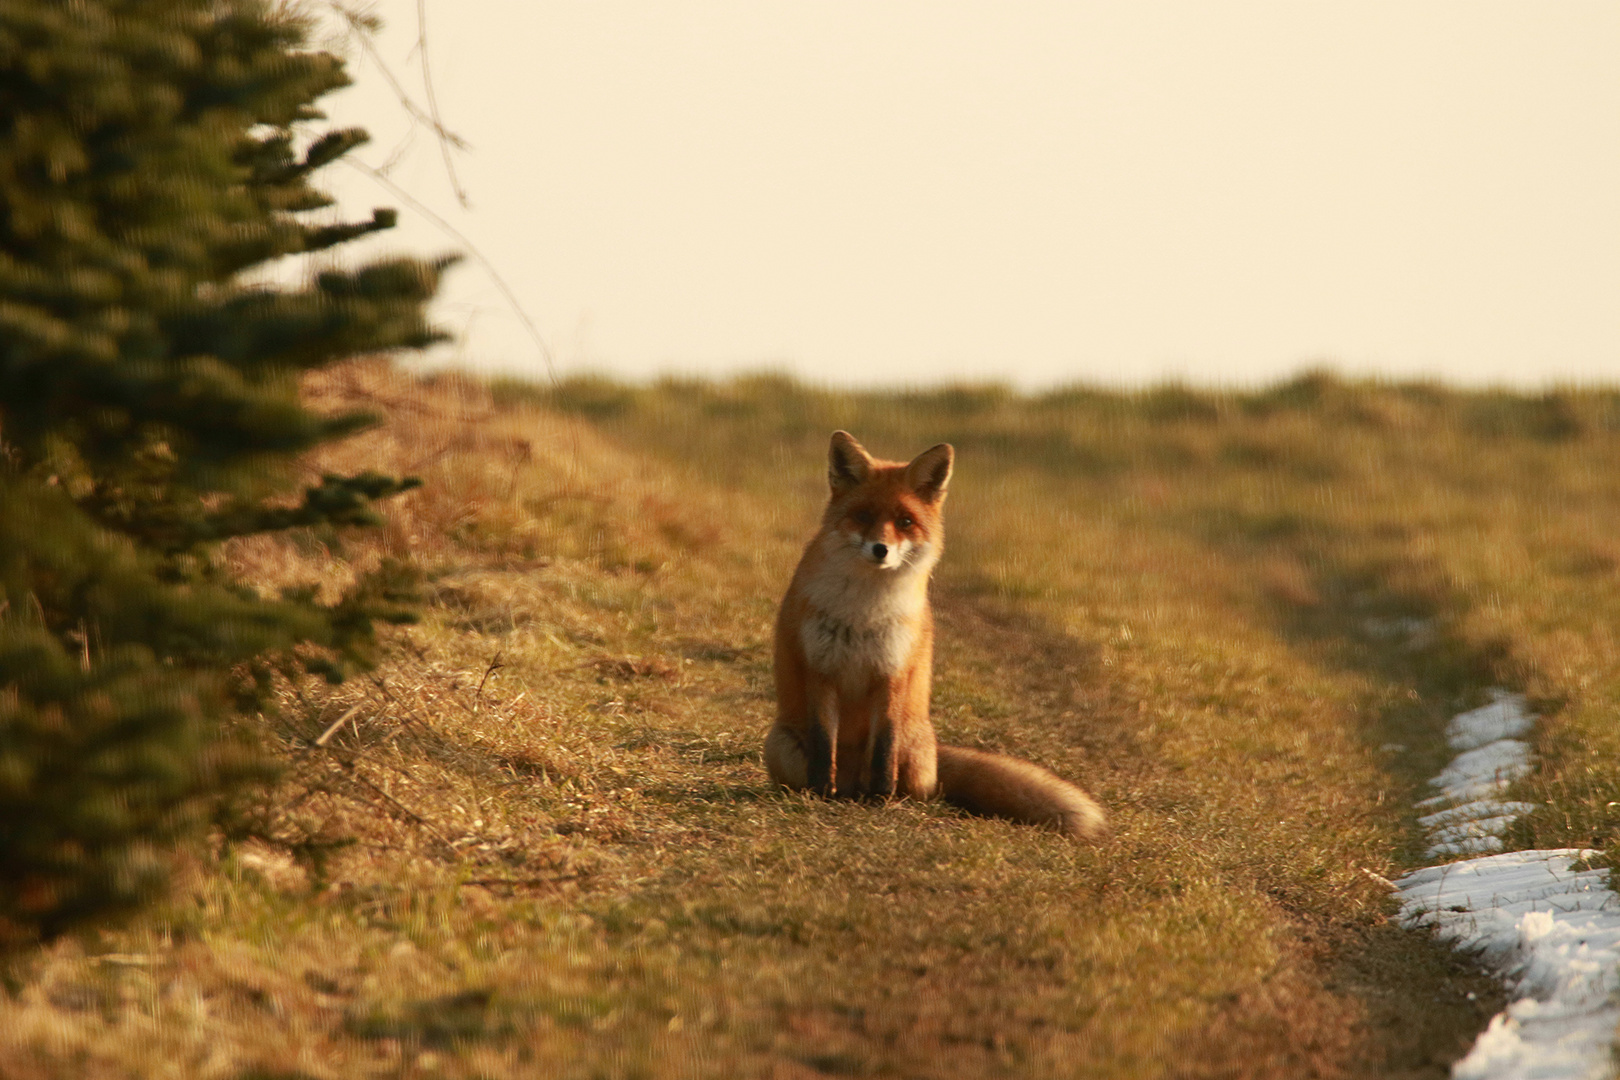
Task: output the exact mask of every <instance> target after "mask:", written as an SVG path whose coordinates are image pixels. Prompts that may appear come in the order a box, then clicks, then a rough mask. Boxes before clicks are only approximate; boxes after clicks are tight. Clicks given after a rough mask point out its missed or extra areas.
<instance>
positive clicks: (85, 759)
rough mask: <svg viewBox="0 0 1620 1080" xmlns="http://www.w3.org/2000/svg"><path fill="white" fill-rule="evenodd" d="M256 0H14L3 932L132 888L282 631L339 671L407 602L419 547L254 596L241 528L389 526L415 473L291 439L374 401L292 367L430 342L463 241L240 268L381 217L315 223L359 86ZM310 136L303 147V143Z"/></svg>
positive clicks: (348, 234)
mask: <svg viewBox="0 0 1620 1080" xmlns="http://www.w3.org/2000/svg"><path fill="white" fill-rule="evenodd" d="M309 29H310V27H309V26H308V25H307V24H306V23H305V22H302V21H301V20H300V18H299V17H298V16H297V15H296V14H295V13H293V12H292V11H291V10H290V9H289V8H287V7H286V6H285V5H274V6H272V5H271V4H269V3H266V2H264V0H0V455H3V460H0V947H6V946H16V945H17V944H20V943H26V942H30V941H34V940H39V939H41V938H48V937H49V936H51V935H54V934H57V933H60V932H62V931H64V930H66V929H69V928H71V927H74V926H75V925H77V924H80V923H82V922H84V921H86V920H92V919H98V918H102V917H106V916H109V915H112V914H115V913H117V912H119V911H123V910H128V909H130V908H132V907H133V906H135V905H137V904H139V903H141V902H142V901H143V900H145V899H147V898H149V897H151V896H152V895H153V893H154V891H155V890H158V889H160V888H161V887H162V885H163V882H164V880H165V875H164V866H165V859H164V852H165V850H166V848H167V846H168V845H170V844H172V842H173V841H174V839H175V838H176V837H177V836H178V835H181V834H182V833H184V831H185V830H186V829H188V828H189V827H191V826H192V824H193V823H194V822H195V821H196V819H197V818H198V812H197V811H198V807H199V805H201V804H202V803H203V802H204V801H205V800H206V799H207V798H208V797H209V796H210V795H211V794H214V793H217V792H219V791H221V790H222V789H223V788H224V787H227V786H228V785H229V784H230V783H232V782H233V778H234V777H239V776H240V774H241V770H242V767H243V765H242V762H241V761H240V760H238V758H239V755H236V754H234V753H233V752H232V751H230V750H229V747H230V745H231V744H230V743H229V741H227V740H221V739H220V738H219V737H218V735H219V731H220V725H221V722H222V720H223V719H224V718H225V717H227V716H228V715H229V714H230V712H231V710H232V709H233V708H237V709H241V708H247V709H251V708H252V707H253V704H254V701H255V700H256V691H257V692H260V694H261V695H262V691H263V689H264V686H265V684H266V680H267V679H268V677H269V671H270V664H271V660H272V659H273V658H277V657H279V658H281V661H283V662H286V661H287V658H289V657H292V656H297V657H299V658H300V659H301V660H302V662H303V663H304V664H305V666H306V667H307V668H309V669H312V670H317V671H319V672H321V673H323V674H325V675H326V676H327V677H329V678H332V679H338V678H341V677H342V674H343V671H344V669H345V668H346V667H347V666H351V665H353V664H355V663H364V662H365V661H366V657H367V655H368V649H369V646H370V645H371V643H372V634H373V629H372V628H373V624H374V622H375V621H376V620H378V619H389V618H392V619H402V618H405V617H406V616H405V614H404V611H403V609H402V608H401V607H400V605H399V601H400V600H401V599H402V596H401V594H400V592H399V588H398V586H399V584H400V581H401V580H402V573H401V572H398V571H397V568H396V569H391V570H386V571H385V572H383V573H381V574H379V575H375V576H373V577H371V578H368V579H367V580H366V581H364V582H362V584H361V585H360V586H359V587H357V589H356V590H355V591H354V592H353V593H352V594H351V595H349V596H348V597H346V598H344V599H343V600H342V601H341V602H340V603H337V604H336V605H325V606H323V605H321V604H319V603H317V601H316V599H315V596H314V593H313V591H312V590H310V591H305V592H294V593H290V594H287V595H283V596H279V597H261V596H260V595H259V594H258V593H257V592H255V591H254V590H253V589H251V588H249V587H248V586H247V585H246V584H245V583H242V582H236V581H232V580H230V579H229V577H228V576H227V575H226V574H225V572H224V571H223V570H222V569H221V565H220V562H219V560H218V559H217V558H215V557H214V555H215V552H216V549H217V545H218V544H219V543H220V542H221V541H224V540H226V539H229V538H231V537H235V536H243V535H247V534H252V533H259V532H266V531H273V530H280V529H287V528H291V527H295V526H318V525H365V524H373V523H375V522H376V516H375V511H374V510H373V509H372V505H371V504H372V503H373V501H375V500H377V499H380V498H384V497H386V496H389V495H392V494H394V493H396V492H398V491H401V490H403V489H404V488H405V487H407V486H409V484H410V482H409V481H400V480H395V479H391V478H388V477H383V476H378V475H374V474H366V475H361V476H353V477H338V476H328V477H326V478H325V479H324V480H323V481H322V483H321V484H320V485H318V486H316V487H314V488H311V489H309V490H307V491H305V492H304V493H303V495H302V498H301V499H300V498H298V497H296V496H293V497H291V498H289V497H288V495H287V493H286V485H287V483H288V478H289V476H290V475H291V467H290V465H291V462H292V461H293V460H294V458H295V457H296V455H298V454H299V453H301V452H302V451H305V450H308V449H309V448H311V447H313V446H316V445H318V444H320V443H322V442H324V441H327V440H331V439H336V438H339V437H342V436H344V435H347V434H349V433H351V432H353V431H355V430H357V429H359V428H360V427H363V426H364V425H365V424H366V423H368V422H369V418H368V417H366V416H363V415H352V414H351V415H342V416H321V415H315V414H313V413H311V412H310V411H308V410H306V409H305V408H303V407H302V406H301V405H300V403H299V399H298V380H299V376H300V375H301V374H302V373H304V372H307V371H310V370H312V369H318V368H321V367H324V366H326V365H330V364H333V363H335V362H337V361H339V360H342V359H344V358H347V357H350V356H353V355H355V354H358V353H365V352H375V351H380V350H388V349H398V348H409V347H421V346H423V345H426V344H428V343H430V342H433V341H435V340H437V339H438V336H437V335H436V334H435V332H434V331H433V330H432V329H431V327H430V326H429V325H428V324H427V322H426V321H425V315H424V307H425V304H426V302H427V301H428V300H429V298H430V297H431V296H432V294H433V293H434V291H435V289H436V288H437V284H438V279H439V275H440V273H441V272H442V271H443V270H444V268H445V267H446V266H447V265H448V261H449V260H438V261H435V262H422V261H418V260H413V259H393V260H387V261H381V262H376V263H372V264H370V265H366V266H364V267H362V268H360V269H358V270H354V271H340V270H327V271H325V272H322V273H320V274H319V275H317V276H316V277H315V278H314V279H313V280H312V281H311V282H309V283H308V284H307V285H305V286H303V287H273V286H269V285H264V284H252V283H249V282H247V281H246V280H245V277H244V274H245V272H246V271H249V270H252V269H253V268H255V267H260V266H262V265H263V264H265V263H266V262H268V261H269V260H272V259H276V258H279V257H282V256H286V255H295V254H301V253H305V252H313V251H320V250H323V249H327V248H332V247H334V246H335V245H340V244H342V243H344V242H346V241H349V240H353V239H355V238H357V237H360V236H364V235H366V234H367V233H371V232H374V231H376V230H379V229H386V228H388V227H389V226H391V225H392V224H393V221H394V217H393V214H392V212H391V211H386V210H378V211H376V212H374V214H373V215H372V217H371V219H370V220H369V221H359V222H353V223H343V224H329V223H328V224H320V223H315V222H312V221H310V220H309V218H310V216H311V215H310V214H309V213H308V212H309V211H314V210H319V209H321V208H324V207H327V206H329V205H331V200H330V198H329V197H327V196H326V195H325V194H323V193H322V192H321V191H319V190H318V189H317V188H315V187H314V186H312V184H311V174H312V173H313V172H314V171H315V170H316V169H318V168H320V167H321V166H323V165H326V164H329V163H331V162H333V161H334V160H336V159H337V158H339V157H341V156H342V155H343V154H344V153H346V152H347V151H349V150H350V149H352V148H353V147H355V146H356V145H358V144H360V143H361V142H363V141H364V140H365V137H366V136H365V133H364V132H362V131H360V130H355V129H348V130H337V131H328V132H326V133H324V134H318V135H312V129H313V128H314V126H315V122H316V121H319V120H321V119H322V114H321V113H320V112H318V111H317V110H316V108H315V105H314V103H315V102H316V100H317V99H318V98H320V97H321V96H322V95H323V94H326V93H328V92H330V91H332V90H334V89H337V88H339V87H341V86H344V85H346V83H347V77H346V75H345V74H344V69H343V64H342V62H341V61H340V60H339V59H337V58H335V57H333V56H331V55H328V54H326V53H324V52H321V51H319V50H315V49H312V48H310V47H309V45H308V43H307V36H308V33H309ZM300 147H303V148H302V149H300Z"/></svg>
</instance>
